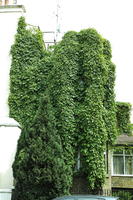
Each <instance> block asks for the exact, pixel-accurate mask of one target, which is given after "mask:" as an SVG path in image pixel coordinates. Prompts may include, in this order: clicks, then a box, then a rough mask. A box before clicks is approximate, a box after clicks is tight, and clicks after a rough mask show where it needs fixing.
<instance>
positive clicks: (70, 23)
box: [18, 0, 133, 122]
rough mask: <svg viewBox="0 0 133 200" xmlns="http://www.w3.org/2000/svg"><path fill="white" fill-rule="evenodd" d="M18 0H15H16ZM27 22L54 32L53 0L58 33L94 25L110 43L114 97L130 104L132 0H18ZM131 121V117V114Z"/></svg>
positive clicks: (132, 101)
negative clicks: (58, 6)
mask: <svg viewBox="0 0 133 200" xmlns="http://www.w3.org/2000/svg"><path fill="white" fill-rule="evenodd" d="M18 1H19V0H18ZM21 2H22V3H23V4H24V5H25V8H26V11H27V12H26V21H27V23H30V24H33V25H37V26H40V28H41V30H42V31H55V29H56V10H57V3H59V4H60V8H59V24H60V30H61V32H62V33H64V32H66V31H69V30H75V31H80V30H81V29H85V28H95V29H96V30H97V31H98V32H99V33H100V34H101V35H102V36H103V37H104V38H106V39H108V40H109V41H110V42H111V45H112V55H113V58H112V61H113V62H114V63H115V64H116V86H115V91H116V100H117V101H124V102H130V103H131V104H132V106H133V91H132V86H133V0H21ZM132 122H133V117H132Z"/></svg>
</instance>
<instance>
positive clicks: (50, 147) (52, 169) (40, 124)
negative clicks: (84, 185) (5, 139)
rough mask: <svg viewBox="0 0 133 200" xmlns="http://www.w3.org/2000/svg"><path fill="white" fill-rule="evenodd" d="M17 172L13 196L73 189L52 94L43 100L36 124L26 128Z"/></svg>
mask: <svg viewBox="0 0 133 200" xmlns="http://www.w3.org/2000/svg"><path fill="white" fill-rule="evenodd" d="M13 172H14V177H15V180H16V186H15V191H14V195H13V196H14V197H13V199H17V200H31V199H33V200H34V199H35V200H45V199H46V200H47V199H52V198H54V197H56V196H59V195H64V194H68V193H69V189H70V180H69V170H67V168H66V165H65V161H64V154H63V149H62V144H61V140H60V136H59V135H58V134H57V130H56V120H55V117H54V110H53V107H52V106H51V103H50V99H49V95H48V94H47V96H45V97H44V98H43V99H42V101H41V105H40V107H39V110H38V112H37V114H36V117H35V119H34V123H33V125H32V126H31V127H30V128H25V129H24V130H23V131H22V134H21V137H20V139H19V143H18V150H17V154H16V159H15V162H14V164H13Z"/></svg>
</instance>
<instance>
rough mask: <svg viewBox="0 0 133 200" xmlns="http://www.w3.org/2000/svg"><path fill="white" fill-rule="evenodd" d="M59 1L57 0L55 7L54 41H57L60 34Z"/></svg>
mask: <svg viewBox="0 0 133 200" xmlns="http://www.w3.org/2000/svg"><path fill="white" fill-rule="evenodd" d="M60 8H61V6H60V0H57V6H56V30H55V41H56V42H57V40H58V35H59V33H60V32H61V31H60Z"/></svg>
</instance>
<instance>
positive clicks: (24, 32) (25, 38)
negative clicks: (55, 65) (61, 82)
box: [9, 17, 51, 126]
mask: <svg viewBox="0 0 133 200" xmlns="http://www.w3.org/2000/svg"><path fill="white" fill-rule="evenodd" d="M11 56H12V63H11V70H10V95H9V107H10V116H11V117H13V118H14V119H16V120H17V121H18V122H19V123H20V125H21V126H24V125H26V124H29V123H31V122H32V120H33V118H34V116H35V113H36V110H37V109H38V105H39V98H40V96H41V95H42V94H43V93H44V91H45V88H46V80H45V79H46V77H47V74H48V71H49V69H50V67H51V64H50V59H49V57H48V53H47V52H46V50H45V46H44V42H43V36H42V33H41V31H40V30H38V29H35V28H34V29H27V25H26V23H25V19H24V18H23V17H21V18H20V19H19V23H18V29H17V34H16V36H15V42H14V45H13V46H12V48H11Z"/></svg>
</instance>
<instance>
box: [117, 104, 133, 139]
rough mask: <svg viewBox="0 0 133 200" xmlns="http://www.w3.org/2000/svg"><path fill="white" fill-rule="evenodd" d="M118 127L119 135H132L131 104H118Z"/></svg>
mask: <svg viewBox="0 0 133 200" xmlns="http://www.w3.org/2000/svg"><path fill="white" fill-rule="evenodd" d="M116 105H117V112H116V116H117V127H118V132H119V134H129V135H130V134H131V132H132V127H131V122H130V115H131V104H130V103H124V102H117V103H116Z"/></svg>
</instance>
